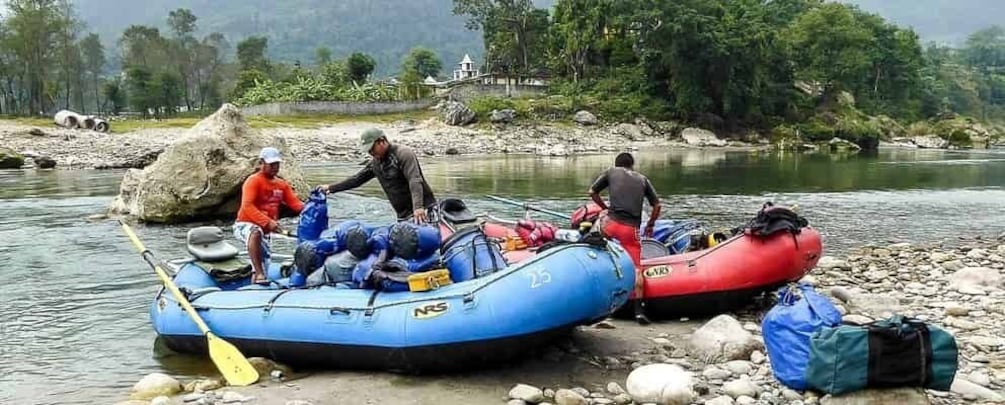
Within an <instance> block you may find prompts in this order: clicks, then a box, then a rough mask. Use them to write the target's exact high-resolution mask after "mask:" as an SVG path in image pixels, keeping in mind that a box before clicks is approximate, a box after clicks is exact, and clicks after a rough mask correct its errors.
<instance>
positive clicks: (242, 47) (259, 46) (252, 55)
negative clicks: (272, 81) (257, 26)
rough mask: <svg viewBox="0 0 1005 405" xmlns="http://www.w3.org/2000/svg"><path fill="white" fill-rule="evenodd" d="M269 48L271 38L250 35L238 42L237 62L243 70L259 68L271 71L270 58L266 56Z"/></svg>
mask: <svg viewBox="0 0 1005 405" xmlns="http://www.w3.org/2000/svg"><path fill="white" fill-rule="evenodd" d="M268 48H269V39H268V38H265V37H248V38H245V39H244V40H243V41H241V42H238V43H237V64H238V66H240V68H241V70H258V71H260V72H266V73H268V72H270V71H271V70H272V69H271V67H270V66H269V59H268V58H267V57H266V56H265V52H266V50H268Z"/></svg>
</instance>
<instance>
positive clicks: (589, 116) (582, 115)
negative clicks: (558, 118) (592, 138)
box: [572, 110, 600, 125]
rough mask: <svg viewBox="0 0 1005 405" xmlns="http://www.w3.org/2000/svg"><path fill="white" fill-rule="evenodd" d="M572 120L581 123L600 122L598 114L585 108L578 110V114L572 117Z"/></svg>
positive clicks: (594, 123) (591, 123)
mask: <svg viewBox="0 0 1005 405" xmlns="http://www.w3.org/2000/svg"><path fill="white" fill-rule="evenodd" d="M572 120H573V121H574V122H575V123H577V124H580V125H597V124H598V123H600V121H599V120H598V119H597V116H596V115H593V113H591V112H589V111H584V110H580V111H577V112H576V115H574V116H573V117H572Z"/></svg>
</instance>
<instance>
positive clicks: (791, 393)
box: [782, 388, 803, 401]
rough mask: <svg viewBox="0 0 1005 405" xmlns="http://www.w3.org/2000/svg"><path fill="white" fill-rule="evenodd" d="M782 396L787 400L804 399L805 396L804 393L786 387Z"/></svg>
mask: <svg viewBox="0 0 1005 405" xmlns="http://www.w3.org/2000/svg"><path fill="white" fill-rule="evenodd" d="M782 398H785V399H786V400H789V401H797V400H801V399H803V396H802V394H800V393H798V392H796V391H795V390H791V389H788V388H786V389H783V390H782Z"/></svg>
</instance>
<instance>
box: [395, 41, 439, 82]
mask: <svg viewBox="0 0 1005 405" xmlns="http://www.w3.org/2000/svg"><path fill="white" fill-rule="evenodd" d="M442 69H443V62H441V61H440V58H439V57H438V56H436V52H433V50H431V49H429V48H425V47H421V46H417V47H415V48H412V50H411V51H409V52H408V55H407V56H405V59H404V60H403V61H402V62H401V70H402V72H405V73H407V72H414V73H416V74H417V75H418V77H420V78H426V77H436V76H438V75H439V74H440V70H442Z"/></svg>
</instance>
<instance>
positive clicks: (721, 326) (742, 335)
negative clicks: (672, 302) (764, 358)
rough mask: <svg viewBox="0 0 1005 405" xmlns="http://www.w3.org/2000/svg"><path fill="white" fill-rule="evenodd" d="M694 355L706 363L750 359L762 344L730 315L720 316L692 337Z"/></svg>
mask: <svg viewBox="0 0 1005 405" xmlns="http://www.w3.org/2000/svg"><path fill="white" fill-rule="evenodd" d="M689 343H690V346H691V348H692V349H693V353H692V355H693V356H695V357H698V358H699V359H701V360H702V361H705V362H706V363H718V362H723V361H730V360H743V359H749V358H750V354H751V353H753V352H754V350H757V349H760V348H761V347H762V344H760V342H758V341H757V340H756V339H754V336H753V335H751V334H750V332H748V331H746V330H744V329H743V326H742V325H740V323H739V322H738V321H737V320H736V319H735V318H733V317H731V316H729V315H719V316H716V317H715V318H712V320H710V321H708V322H707V323H705V325H703V326H702V327H701V328H699V329H698V330H697V331H695V332H694V334H693V335H691V339H690V342H689Z"/></svg>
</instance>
